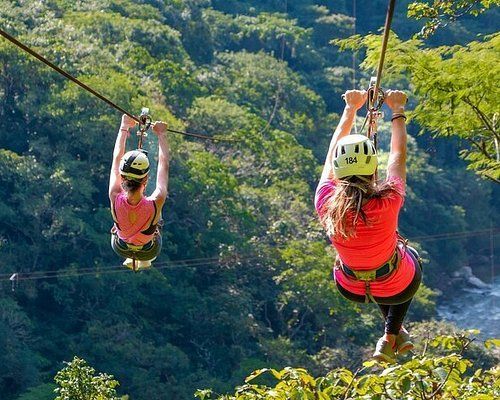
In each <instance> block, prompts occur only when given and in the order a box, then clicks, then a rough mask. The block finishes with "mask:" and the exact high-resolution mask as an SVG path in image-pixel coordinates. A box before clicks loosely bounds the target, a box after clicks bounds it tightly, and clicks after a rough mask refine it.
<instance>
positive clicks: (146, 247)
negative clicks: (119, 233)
mask: <svg viewBox="0 0 500 400" xmlns="http://www.w3.org/2000/svg"><path fill="white" fill-rule="evenodd" d="M117 239H118V240H117V244H118V246H120V247H121V248H122V249H123V250H132V251H139V250H142V251H146V250H149V249H151V247H153V245H154V243H153V240H150V241H149V242H147V243H146V244H143V245H139V246H137V245H135V244H130V243H127V242H125V241H124V240H122V239H120V238H119V237H117Z"/></svg>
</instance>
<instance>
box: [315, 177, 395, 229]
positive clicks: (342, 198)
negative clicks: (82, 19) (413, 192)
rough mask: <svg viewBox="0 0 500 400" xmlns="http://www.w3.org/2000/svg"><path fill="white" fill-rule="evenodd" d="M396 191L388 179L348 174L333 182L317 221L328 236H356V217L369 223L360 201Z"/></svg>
mask: <svg viewBox="0 0 500 400" xmlns="http://www.w3.org/2000/svg"><path fill="white" fill-rule="evenodd" d="M393 193H395V194H397V195H399V193H398V192H397V191H396V190H395V189H394V186H393V185H392V183H390V182H386V181H383V182H374V181H373V176H349V177H345V178H342V179H340V180H338V181H337V182H336V188H335V192H334V194H333V195H332V196H331V197H330V198H328V199H327V200H326V201H325V203H324V204H323V206H322V208H321V213H320V215H321V218H320V222H321V224H322V225H323V227H324V228H325V230H326V232H327V234H328V236H329V237H334V236H336V237H340V238H343V239H349V238H353V237H355V236H356V222H357V221H358V219H359V218H361V219H362V220H363V222H364V223H365V224H366V225H369V224H370V221H368V220H367V217H366V214H365V212H364V211H363V200H369V199H373V198H383V197H386V196H388V195H390V194H393Z"/></svg>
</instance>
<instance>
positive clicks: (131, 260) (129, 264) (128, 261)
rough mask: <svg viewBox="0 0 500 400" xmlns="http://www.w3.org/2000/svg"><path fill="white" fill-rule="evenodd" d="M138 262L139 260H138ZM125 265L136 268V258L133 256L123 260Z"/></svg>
mask: <svg viewBox="0 0 500 400" xmlns="http://www.w3.org/2000/svg"><path fill="white" fill-rule="evenodd" d="M136 264H137V261H136ZM123 265H124V266H125V267H127V268H130V269H133V268H134V260H133V259H131V258H126V259H125V261H124V262H123Z"/></svg>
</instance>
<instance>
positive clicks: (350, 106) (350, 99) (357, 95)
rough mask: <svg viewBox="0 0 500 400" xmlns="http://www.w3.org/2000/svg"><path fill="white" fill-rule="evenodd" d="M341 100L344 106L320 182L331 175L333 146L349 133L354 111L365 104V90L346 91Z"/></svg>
mask: <svg viewBox="0 0 500 400" xmlns="http://www.w3.org/2000/svg"><path fill="white" fill-rule="evenodd" d="M343 98H344V100H345V103H346V105H345V108H344V112H343V113H342V117H341V118H340V121H339V124H338V125H337V128H336V129H335V132H334V133H333V136H332V140H331V141H330V147H329V148H328V154H327V156H326V160H325V165H324V167H323V173H322V174H321V180H325V179H327V178H328V177H330V176H331V175H332V172H333V166H332V158H333V151H334V150H335V146H336V145H337V142H338V141H339V139H340V138H342V137H344V136H347V135H348V134H349V133H350V132H351V128H352V125H353V123H354V118H356V111H357V110H359V109H360V108H361V107H362V106H363V104H365V101H366V90H348V91H347V92H345V94H344V96H343Z"/></svg>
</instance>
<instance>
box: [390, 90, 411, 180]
mask: <svg viewBox="0 0 500 400" xmlns="http://www.w3.org/2000/svg"><path fill="white" fill-rule="evenodd" d="M406 100H407V97H406V94H404V93H403V92H402V91H400V90H389V91H388V92H387V94H386V98H385V104H387V106H388V107H389V108H390V109H391V110H392V118H391V150H390V153H389V161H388V164H387V176H397V177H399V178H401V179H403V180H404V181H406V117H405V114H404V111H405V104H406Z"/></svg>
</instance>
